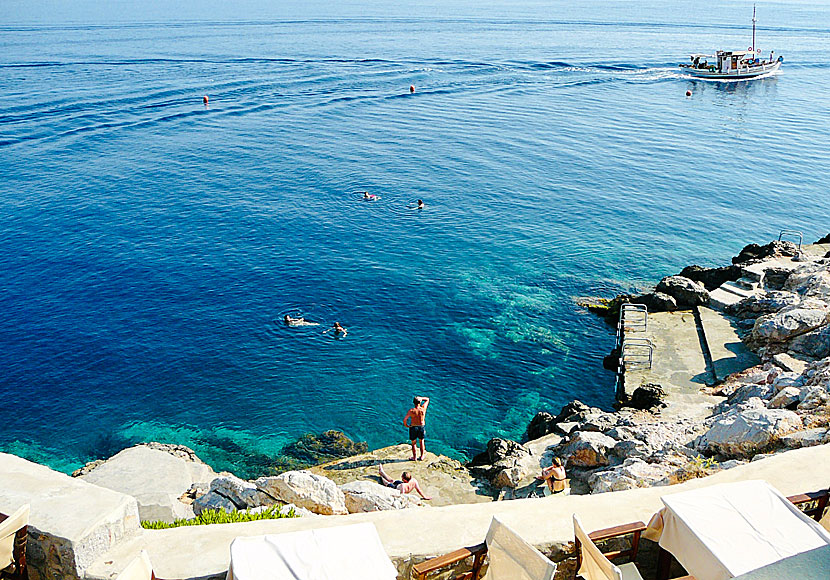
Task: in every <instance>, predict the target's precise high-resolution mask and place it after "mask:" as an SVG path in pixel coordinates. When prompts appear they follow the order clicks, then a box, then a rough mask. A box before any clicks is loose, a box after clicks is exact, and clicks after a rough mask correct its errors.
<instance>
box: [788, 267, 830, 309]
mask: <svg viewBox="0 0 830 580" xmlns="http://www.w3.org/2000/svg"><path fill="white" fill-rule="evenodd" d="M785 288H786V289H788V290H793V291H795V292H798V293H799V294H801V295H802V296H804V297H805V298H817V299H819V300H824V301H828V300H830V271H828V270H827V266H824V267H823V269H821V270H819V271H817V272H810V271H809V269H808V270H807V271H802V270H798V271H797V272H794V273H793V274H791V275H790V278H788V279H787V283H786V285H785Z"/></svg>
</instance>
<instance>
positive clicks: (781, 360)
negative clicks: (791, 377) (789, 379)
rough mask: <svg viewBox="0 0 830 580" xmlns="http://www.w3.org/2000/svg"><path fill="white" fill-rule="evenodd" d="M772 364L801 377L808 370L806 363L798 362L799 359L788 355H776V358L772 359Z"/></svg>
mask: <svg viewBox="0 0 830 580" xmlns="http://www.w3.org/2000/svg"><path fill="white" fill-rule="evenodd" d="M772 362H773V363H774V364H776V365H777V366H779V367H781V368H782V369H784V370H785V371H787V372H790V373H795V374H796V375H801V373H803V372H804V370H805V369H806V368H807V363H806V362H804V361H802V360H798V359H797V358H793V357H792V356H790V355H788V354H786V353H781V354H777V355H775V356H774V357H772ZM787 386H789V385H787Z"/></svg>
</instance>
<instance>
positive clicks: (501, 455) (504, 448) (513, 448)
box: [487, 438, 530, 464]
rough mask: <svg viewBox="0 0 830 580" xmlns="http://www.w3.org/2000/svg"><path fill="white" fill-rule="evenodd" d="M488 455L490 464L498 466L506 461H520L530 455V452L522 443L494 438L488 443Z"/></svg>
mask: <svg viewBox="0 0 830 580" xmlns="http://www.w3.org/2000/svg"><path fill="white" fill-rule="evenodd" d="M487 455H488V456H489V457H490V463H493V464H496V463H498V462H500V461H503V460H505V459H519V458H521V457H523V456H525V455H530V451H529V450H528V449H527V447H525V446H524V445H522V444H521V443H517V442H515V441H511V440H510V439H499V438H494V439H490V441H488V442H487Z"/></svg>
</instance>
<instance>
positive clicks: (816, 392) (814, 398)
mask: <svg viewBox="0 0 830 580" xmlns="http://www.w3.org/2000/svg"><path fill="white" fill-rule="evenodd" d="M827 400H828V394H827V389H826V388H825V387H819V386H812V387H804V388H803V389H802V390H801V394H800V395H799V403H798V409H799V410H800V411H810V410H812V409H818V408H819V407H824V406H825V405H827Z"/></svg>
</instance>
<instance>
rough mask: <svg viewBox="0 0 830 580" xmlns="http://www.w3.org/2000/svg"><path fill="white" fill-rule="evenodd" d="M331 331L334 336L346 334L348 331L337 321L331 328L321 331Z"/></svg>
mask: <svg viewBox="0 0 830 580" xmlns="http://www.w3.org/2000/svg"><path fill="white" fill-rule="evenodd" d="M327 332H333V333H334V335H335V336H346V335H347V334H348V333H349V332H348V331H347V330H346V329H345V328H344V327H343V325H341V324H340V323H339V322H335V323H334V324H333V325H332V326H331V328H327V329H326V330H324V331H323V334H325V333H327Z"/></svg>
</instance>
